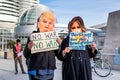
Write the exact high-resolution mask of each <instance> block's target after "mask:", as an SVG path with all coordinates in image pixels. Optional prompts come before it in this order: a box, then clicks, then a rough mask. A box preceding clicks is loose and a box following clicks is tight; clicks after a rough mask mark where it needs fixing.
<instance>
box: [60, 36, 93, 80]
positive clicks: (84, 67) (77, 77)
mask: <svg viewBox="0 0 120 80" xmlns="http://www.w3.org/2000/svg"><path fill="white" fill-rule="evenodd" d="M68 46H69V36H68V37H67V38H65V39H64V40H63V41H62V43H61V47H60V50H59V53H58V55H59V60H61V61H62V62H63V64H62V80H92V74H91V66H90V59H89V55H90V54H93V53H92V51H90V50H91V49H90V48H89V46H86V50H71V51H70V52H69V53H66V55H65V56H64V57H63V56H62V51H63V50H64V49H65V47H68Z"/></svg>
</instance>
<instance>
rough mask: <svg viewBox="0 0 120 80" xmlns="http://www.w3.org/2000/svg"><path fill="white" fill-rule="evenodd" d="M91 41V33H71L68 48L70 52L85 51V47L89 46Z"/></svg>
mask: <svg viewBox="0 0 120 80" xmlns="http://www.w3.org/2000/svg"><path fill="white" fill-rule="evenodd" d="M92 41H93V34H92V33H91V32H84V33H81V32H75V33H74V32H71V33H70V38H69V47H70V49H71V50H85V46H86V45H90V44H91V43H92Z"/></svg>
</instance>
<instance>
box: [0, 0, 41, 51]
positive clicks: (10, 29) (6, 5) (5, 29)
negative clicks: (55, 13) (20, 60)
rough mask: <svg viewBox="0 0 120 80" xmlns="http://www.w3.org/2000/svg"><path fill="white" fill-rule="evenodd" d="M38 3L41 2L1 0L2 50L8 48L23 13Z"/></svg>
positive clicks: (0, 38) (0, 33) (0, 32)
mask: <svg viewBox="0 0 120 80" xmlns="http://www.w3.org/2000/svg"><path fill="white" fill-rule="evenodd" d="M38 3H39V0H0V50H5V49H6V48H8V45H7V44H8V42H9V41H10V40H12V39H13V36H14V28H15V27H16V26H17V23H18V18H19V16H20V15H21V14H22V11H24V10H25V9H26V8H29V7H31V6H34V5H36V4H38ZM28 4H29V5H28ZM6 37H7V38H6Z"/></svg>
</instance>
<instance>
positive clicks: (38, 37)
mask: <svg viewBox="0 0 120 80" xmlns="http://www.w3.org/2000/svg"><path fill="white" fill-rule="evenodd" d="M57 38H58V33H57V32H42V33H33V34H31V35H30V40H31V41H33V43H34V46H33V47H32V49H31V53H36V52H43V51H50V50H55V49H58V43H57V42H56V39H57Z"/></svg>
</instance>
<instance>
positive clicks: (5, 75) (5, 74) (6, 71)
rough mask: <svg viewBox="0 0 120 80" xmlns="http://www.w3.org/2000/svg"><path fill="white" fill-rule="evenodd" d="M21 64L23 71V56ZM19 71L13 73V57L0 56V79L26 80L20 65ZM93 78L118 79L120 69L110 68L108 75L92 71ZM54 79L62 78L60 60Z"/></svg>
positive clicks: (119, 79) (94, 79)
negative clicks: (102, 75)
mask: <svg viewBox="0 0 120 80" xmlns="http://www.w3.org/2000/svg"><path fill="white" fill-rule="evenodd" d="M23 64H24V68H25V71H26V72H27V67H26V65H25V59H24V58H23ZM18 68H19V73H18V74H17V75H15V74H14V60H13V59H4V58H3V57H0V80H28V75H27V74H22V73H21V70H20V67H19V66H18ZM92 74H93V80H120V71H115V70H112V72H111V74H110V75H109V76H108V77H99V76H98V75H96V74H95V73H94V72H92ZM54 80H62V79H61V62H60V61H58V60H57V69H56V70H55V77H54Z"/></svg>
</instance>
